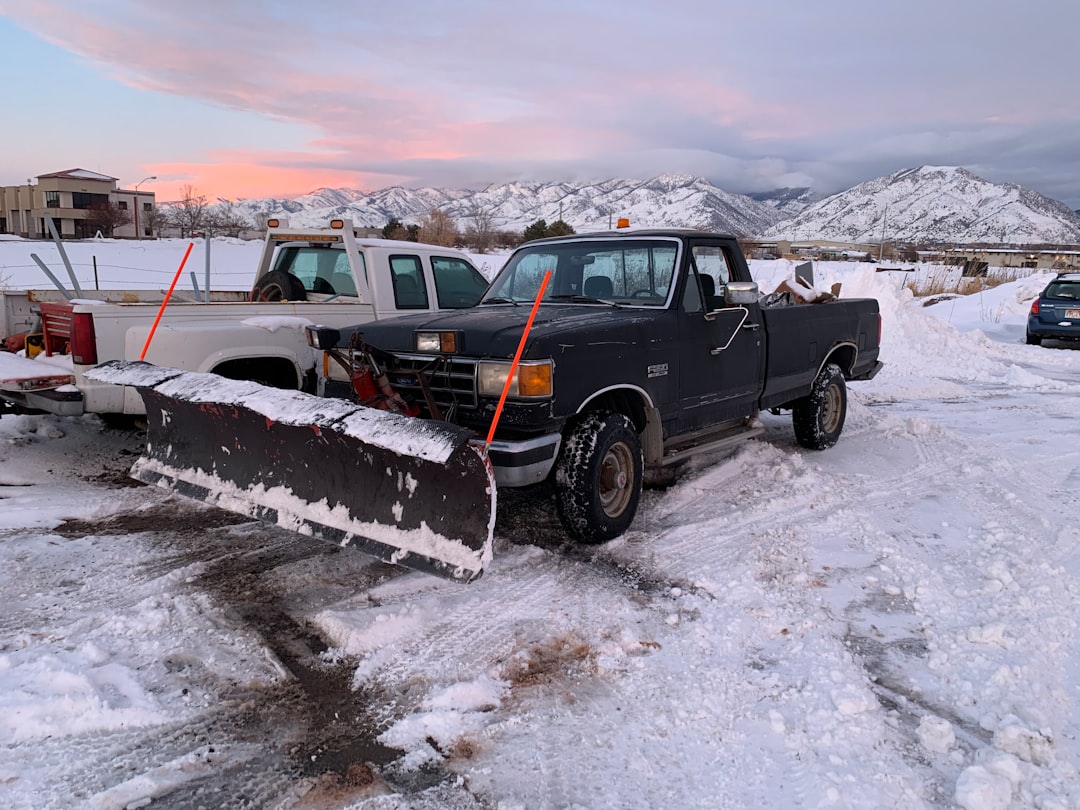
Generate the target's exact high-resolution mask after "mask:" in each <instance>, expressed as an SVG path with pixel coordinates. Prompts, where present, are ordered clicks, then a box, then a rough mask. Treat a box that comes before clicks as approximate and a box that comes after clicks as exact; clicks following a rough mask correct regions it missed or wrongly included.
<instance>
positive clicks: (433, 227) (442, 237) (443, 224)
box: [420, 209, 458, 247]
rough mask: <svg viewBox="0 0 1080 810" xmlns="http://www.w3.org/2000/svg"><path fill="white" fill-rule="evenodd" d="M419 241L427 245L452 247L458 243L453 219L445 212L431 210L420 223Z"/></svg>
mask: <svg viewBox="0 0 1080 810" xmlns="http://www.w3.org/2000/svg"><path fill="white" fill-rule="evenodd" d="M420 241H421V242H427V243H428V244H429V245H442V246H443V247H453V246H454V245H455V244H457V241H458V231H457V226H456V225H455V224H454V218H453V217H451V216H450V215H449V214H448V213H446V212H445V211H440V210H438V209H432V210H431V211H428V212H427V215H426V216H425V217H424V218H423V219H422V220H421V221H420Z"/></svg>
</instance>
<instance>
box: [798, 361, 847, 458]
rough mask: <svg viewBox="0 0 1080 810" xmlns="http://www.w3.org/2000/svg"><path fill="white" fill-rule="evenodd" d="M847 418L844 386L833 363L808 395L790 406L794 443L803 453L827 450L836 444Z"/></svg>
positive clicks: (845, 388) (821, 373)
mask: <svg viewBox="0 0 1080 810" xmlns="http://www.w3.org/2000/svg"><path fill="white" fill-rule="evenodd" d="M846 416H847V385H846V384H845V383H844V373H843V372H842V371H841V370H840V366H838V365H836V364H835V363H829V364H828V365H826V366H825V367H824V368H823V369H821V371H820V372H819V373H818V375H817V379H815V380H814V384H813V386H811V388H810V393H809V394H808V395H806V396H805V397H803V398H802V399H799V400H796V401H795V404H794V405H793V406H792V411H791V423H792V425H793V426H794V428H795V441H797V442H798V443H799V444H800V445H802V446H803V447H805V448H806V449H807V450H827V449H828V448H830V447H832V446H833V445H834V444H836V440H837V439H839V438H840V433H841V431H843V429H844V419H845V418H846Z"/></svg>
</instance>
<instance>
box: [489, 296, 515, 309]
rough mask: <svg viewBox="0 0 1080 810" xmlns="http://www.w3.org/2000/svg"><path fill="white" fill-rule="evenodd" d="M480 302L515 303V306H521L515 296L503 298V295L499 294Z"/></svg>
mask: <svg viewBox="0 0 1080 810" xmlns="http://www.w3.org/2000/svg"><path fill="white" fill-rule="evenodd" d="M480 303H481V304H513V305H514V306H515V307H519V306H521V304H519V303H518V302H517V301H515V300H514V299H513V298H501V297H499V296H497V295H496V296H494V297H492V298H485V299H484V300H483V301H481V302H480Z"/></svg>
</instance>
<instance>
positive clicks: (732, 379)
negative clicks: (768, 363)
mask: <svg viewBox="0 0 1080 810" xmlns="http://www.w3.org/2000/svg"><path fill="white" fill-rule="evenodd" d="M727 250H728V247H727V246H726V245H724V244H721V243H716V242H712V243H710V242H709V241H694V242H692V243H691V245H690V251H689V254H688V257H687V260H688V267H687V272H686V278H685V285H684V287H683V292H682V301H681V305H680V308H681V312H680V322H681V326H680V337H681V341H680V342H681V351H680V364H679V368H680V371H679V389H680V400H681V402H682V408H681V411H680V417H679V428H678V430H679V432H680V433H684V432H687V431H692V430H698V429H701V428H705V427H710V426H712V425H715V424H717V423H719V422H723V421H726V420H731V419H741V418H743V417H746V416H750V415H753V414H754V413H756V412H757V401H758V395H759V392H760V388H761V379H762V374H763V371H764V370H763V368H762V365H763V362H764V351H763V345H762V344H763V337H762V326H761V310H760V308H759V307H758V305H757V304H752V305H749V306H727V305H725V303H724V299H723V289H724V285H725V284H727V282H728V281H731V280H732V277H731V267H732V262H731V261H730V260H729V257H728V254H727ZM736 280H737V279H736Z"/></svg>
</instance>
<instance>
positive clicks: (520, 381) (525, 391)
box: [476, 360, 551, 399]
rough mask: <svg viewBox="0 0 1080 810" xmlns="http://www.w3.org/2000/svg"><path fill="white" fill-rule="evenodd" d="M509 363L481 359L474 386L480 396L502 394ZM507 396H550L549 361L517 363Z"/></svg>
mask: <svg viewBox="0 0 1080 810" xmlns="http://www.w3.org/2000/svg"><path fill="white" fill-rule="evenodd" d="M509 373H510V363H508V362H506V361H505V360H481V361H480V362H479V363H478V364H477V367H476V386H477V390H478V391H479V393H480V396H484V397H498V396H502V391H503V386H504V385H506V376H507V375H508V374H509ZM507 396H511V397H518V398H519V399H525V398H538V397H550V396H551V361H550V360H530V361H527V362H522V363H518V367H517V371H515V372H514V378H513V380H511V382H510V391H509V393H508V394H507Z"/></svg>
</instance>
